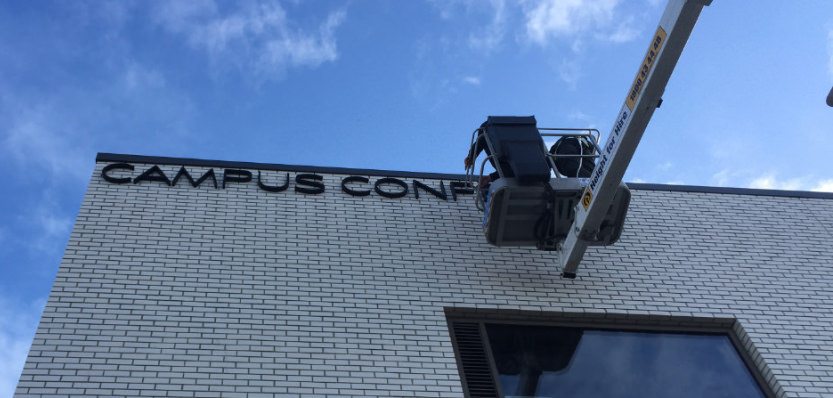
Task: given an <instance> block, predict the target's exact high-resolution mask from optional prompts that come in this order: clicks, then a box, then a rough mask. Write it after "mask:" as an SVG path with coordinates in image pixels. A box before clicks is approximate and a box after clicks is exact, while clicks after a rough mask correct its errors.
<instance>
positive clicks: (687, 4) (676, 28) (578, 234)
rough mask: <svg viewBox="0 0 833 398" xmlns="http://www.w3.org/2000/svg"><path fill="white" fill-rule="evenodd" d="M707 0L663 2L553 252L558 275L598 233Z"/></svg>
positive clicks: (571, 270) (571, 273) (567, 271)
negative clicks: (564, 234)
mask: <svg viewBox="0 0 833 398" xmlns="http://www.w3.org/2000/svg"><path fill="white" fill-rule="evenodd" d="M709 4H711V0H669V2H668V5H667V6H666V8H665V12H664V14H663V16H662V19H661V20H660V23H659V26H658V27H657V30H656V33H654V36H653V38H652V40H651V43H650V44H649V46H648V51H647V53H646V54H645V58H644V59H643V61H642V65H640V67H639V70H638V71H637V73H636V77H635V78H634V81H633V83H632V84H631V87H630V90H629V91H628V93H627V96H626V97H625V103H624V104H623V105H622V109H621V110H620V111H619V114H618V116H617V117H616V121H615V122H614V125H613V128H612V130H611V132H610V135H608V138H607V143H606V144H605V145H604V146H603V147H601V153H600V157H599V160H598V162H597V163H596V167H595V169H594V170H593V173H592V174H591V176H590V180H589V182H588V185H587V186H586V187H585V188H584V192H583V193H582V195H581V200H580V202H579V203H578V204H577V205H576V207H575V218H574V221H573V224H572V225H571V228H570V229H569V232H568V234H567V237H566V238H565V240H564V242H563V244H562V245H561V248H560V250H559V257H560V265H561V266H562V267H563V274H562V275H563V276H564V277H567V278H574V277H575V275H576V270H577V269H578V265H579V262H580V261H581V259H582V257H583V256H584V252H585V251H586V250H587V247H588V246H589V244H590V242H592V241H593V240H594V237H595V236H596V235H597V234H598V232H599V227H600V225H601V222H602V220H603V219H604V217H605V215H606V213H607V211H608V208H609V207H610V204H611V202H612V201H613V199H614V195H615V193H616V190H617V187H618V186H619V184H620V183H621V181H622V177H623V176H624V175H625V170H626V169H627V167H628V164H629V163H630V161H631V159H632V158H633V154H634V152H635V151H636V147H637V145H639V140H640V139H641V138H642V134H643V133H644V132H645V128H646V127H647V125H648V122H649V121H650V120H651V116H652V115H653V114H654V110H655V109H656V108H658V107H659V105H660V103H661V101H662V94H663V92H664V91H665V86H666V84H667V83H668V79H669V78H670V77H671V72H673V70H674V66H675V65H676V64H677V60H679V58H680V54H681V53H682V51H683V47H685V44H686V42H687V41H688V37H689V36H690V35H691V31H692V29H693V28H694V24H695V23H696V22H697V18H698V17H699V16H700V11H701V10H702V9H703V6H707V5H709Z"/></svg>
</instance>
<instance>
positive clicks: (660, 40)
mask: <svg viewBox="0 0 833 398" xmlns="http://www.w3.org/2000/svg"><path fill="white" fill-rule="evenodd" d="M664 45H665V30H663V29H662V26H659V27H657V33H655V34H654V39H653V40H651V44H650V45H649V46H648V52H647V53H645V59H643V60H642V66H641V67H640V68H639V71H638V72H636V77H635V78H634V79H633V84H632V85H631V91H629V92H628V99H627V100H625V104H627V105H628V109H630V110H631V112H633V107H634V106H636V100H637V98H639V94H640V93H642V89H643V88H644V87H645V82H646V81H647V80H648V75H650V74H651V70H653V69H654V62H655V61H656V60H657V56H658V55H659V53H660V51H661V50H662V47H663V46H664Z"/></svg>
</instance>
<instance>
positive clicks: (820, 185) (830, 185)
mask: <svg viewBox="0 0 833 398" xmlns="http://www.w3.org/2000/svg"><path fill="white" fill-rule="evenodd" d="M810 190H811V191H817V192H833V178H831V179H827V180H821V181H818V182H816V184H815V185H814V186H813V187H812V188H810Z"/></svg>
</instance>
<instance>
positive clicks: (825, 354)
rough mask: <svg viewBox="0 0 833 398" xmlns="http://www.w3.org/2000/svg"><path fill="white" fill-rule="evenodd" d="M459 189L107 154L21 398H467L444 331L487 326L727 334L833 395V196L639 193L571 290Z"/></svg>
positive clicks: (319, 171)
mask: <svg viewBox="0 0 833 398" xmlns="http://www.w3.org/2000/svg"><path fill="white" fill-rule="evenodd" d="M113 165H115V166H113ZM125 165H127V166H125ZM106 166H111V167H110V168H109V169H108V170H107V173H104V174H103V173H102V172H103V170H104V168H105V167H106ZM128 166H129V167H128ZM153 166H158V169H155V170H154V169H153ZM182 167H185V168H186V170H187V172H188V176H186V175H185V174H182V173H180V170H181V168H182ZM131 168H132V170H131ZM208 170H213V171H214V172H213V177H211V176H207V177H205V178H204V179H203V180H202V181H201V182H200V184H199V185H198V186H197V187H194V186H193V185H194V184H192V183H197V182H198V181H197V180H198V179H199V177H204V176H206V175H208V174H207V171H208ZM160 172H161V173H160ZM163 174H164V176H163ZM178 174H180V175H179V178H178V179H177V181H176V185H174V186H171V185H170V184H169V182H173V181H172V180H174V179H175V177H176V176H177V175H178ZM104 175H106V176H108V179H105V178H104ZM350 176H353V178H348V179H345V177H350ZM188 177H191V179H190V180H189V178H188ZM165 179H167V180H168V182H166V181H165ZM461 179H462V177H461V176H457V175H439V174H427V173H406V172H389V171H373V170H349V169H333V168H316V167H300V166H282V165H265V164H253V163H240V162H220V161H216V162H215V161H197V160H192V159H173V158H149V157H140V156H128V155H112V154H100V155H99V157H98V159H97V162H96V168H95V172H94V173H93V176H92V180H91V182H90V184H89V188H88V190H87V193H86V195H85V197H84V201H83V205H82V206H81V209H80V211H79V214H78V217H77V220H76V223H75V227H74V229H73V231H72V235H71V238H70V241H69V243H68V245H67V248H66V252H65V255H64V258H63V261H62V263H61V267H60V270H59V272H58V276H57V278H56V280H55V283H54V286H53V288H52V292H51V294H50V297H49V301H48V304H47V305H46V309H45V311H44V314H43V317H42V319H41V322H40V325H39V328H38V331H37V335H36V337H35V340H34V343H33V345H32V348H31V351H30V353H29V358H28V360H27V362H26V366H25V369H24V371H23V375H22V377H21V379H20V382H19V385H18V388H17V396H20V397H40V396H184V397H190V396H299V395H301V396H307V395H310V396H313V395H317V396H385V397H393V396H397V397H398V396H419V397H423V396H438V397H439V396H442V397H446V396H448V397H459V396H463V395H464V393H465V389H466V388H467V387H465V386H464V383H463V382H461V372H460V371H458V367H459V362H458V358H457V356H456V355H455V345H454V344H453V343H452V337H453V336H452V334H453V332H452V331H451V330H450V328H449V321H450V320H451V321H454V320H472V321H478V320H483V319H489V320H499V321H505V322H535V323H553V324H559V325H571V324H575V325H599V326H600V327H617V328H622V329H650V330H671V331H723V332H725V333H727V334H728V335H729V336H730V337H731V338H732V340H733V341H734V342H735V346H736V348H737V349H738V351H739V352H740V354H741V355H742V357H743V358H744V359H745V360H746V363H747V364H748V365H749V367H750V369H751V370H752V373H753V374H754V376H755V377H757V379H758V381H759V382H760V383H761V385H762V388H763V389H764V390H765V391H766V393H767V394H769V395H774V396H778V397H822V396H833V325H831V321H833V289H832V288H831V282H833V267H831V259H833V246H831V245H829V244H828V242H829V241H830V240H831V238H833V200H831V199H833V195H830V194H821V193H807V192H783V191H760V190H745V189H721V188H701V187H673V186H659V185H647V184H632V186H631V188H632V192H633V199H632V203H631V208H630V212H629V214H628V218H627V222H626V229H625V231H624V233H623V236H622V238H621V240H620V242H619V243H617V244H616V245H613V246H609V247H601V248H591V249H590V250H589V251H588V253H587V256H586V257H585V259H584V261H583V263H582V265H581V267H580V268H579V272H578V278H576V279H574V280H570V279H564V278H561V277H560V275H559V271H560V270H559V269H558V267H557V266H556V257H555V254H554V253H547V252H540V251H536V250H533V249H524V248H508V249H507V248H496V247H492V246H489V245H488V244H487V243H486V242H485V240H484V238H483V235H482V232H481V230H480V218H481V214H480V213H479V212H478V211H477V210H476V209H475V208H474V205H473V198H472V195H471V193H470V191H467V190H466V189H465V187H464V186H463V185H462V184H455V183H453V182H454V181H459V180H461ZM137 180H138V181H137ZM380 181H381V182H380ZM259 182H260V184H258V183H259ZM215 183H216V187H215ZM259 185H262V186H259ZM443 197H444V198H443Z"/></svg>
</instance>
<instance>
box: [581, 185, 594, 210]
mask: <svg viewBox="0 0 833 398" xmlns="http://www.w3.org/2000/svg"><path fill="white" fill-rule="evenodd" d="M592 201H593V191H591V190H590V188H587V189H585V190H584V195H582V196H581V205H582V206H584V210H587V208H588V207H590V202H592Z"/></svg>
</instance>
